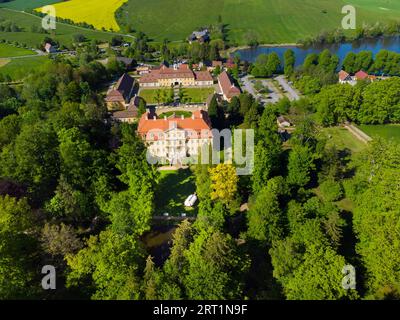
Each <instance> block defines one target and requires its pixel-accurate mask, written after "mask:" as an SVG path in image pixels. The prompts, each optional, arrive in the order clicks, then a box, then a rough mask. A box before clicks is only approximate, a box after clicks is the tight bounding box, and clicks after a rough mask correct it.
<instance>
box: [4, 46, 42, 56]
mask: <svg viewBox="0 0 400 320" xmlns="http://www.w3.org/2000/svg"><path fill="white" fill-rule="evenodd" d="M35 54H36V52H34V51H32V50H27V49H23V48H17V47H14V46H10V45H8V44H4V43H0V58H9V57H22V56H30V55H35Z"/></svg>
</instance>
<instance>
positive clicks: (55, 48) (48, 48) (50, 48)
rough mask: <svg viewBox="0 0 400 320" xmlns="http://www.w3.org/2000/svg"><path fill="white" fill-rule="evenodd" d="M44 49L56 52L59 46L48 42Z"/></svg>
mask: <svg viewBox="0 0 400 320" xmlns="http://www.w3.org/2000/svg"><path fill="white" fill-rule="evenodd" d="M44 50H45V51H46V52H47V53H49V54H50V53H56V52H57V47H56V46H53V45H52V44H51V43H46V44H45V46H44Z"/></svg>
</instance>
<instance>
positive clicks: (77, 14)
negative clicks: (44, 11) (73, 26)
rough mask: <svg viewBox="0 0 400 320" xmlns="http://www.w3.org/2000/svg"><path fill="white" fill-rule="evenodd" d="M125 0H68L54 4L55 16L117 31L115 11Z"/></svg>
mask: <svg viewBox="0 0 400 320" xmlns="http://www.w3.org/2000/svg"><path fill="white" fill-rule="evenodd" d="M126 1H127V0H85V1H82V0H70V1H66V2H62V3H58V4H55V5H54V7H55V8H56V10H57V16H59V17H60V18H64V19H71V20H72V21H74V22H86V23H88V24H91V25H93V26H94V27H95V28H97V29H103V28H104V29H106V30H113V31H119V30H120V28H119V26H118V23H117V21H116V19H115V11H117V10H118V9H119V8H120V7H121V6H122V5H123V4H124V3H125V2H126ZM38 10H39V9H38Z"/></svg>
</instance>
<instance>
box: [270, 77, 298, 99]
mask: <svg viewBox="0 0 400 320" xmlns="http://www.w3.org/2000/svg"><path fill="white" fill-rule="evenodd" d="M275 79H276V80H277V81H278V82H279V84H280V85H281V86H282V88H283V89H284V90H285V91H286V93H287V95H286V96H287V97H288V98H289V100H290V101H294V100H300V94H299V93H298V92H297V91H296V89H294V88H293V87H292V86H291V85H290V84H289V83H288V82H287V80H286V78H285V76H278V77H276V78H275Z"/></svg>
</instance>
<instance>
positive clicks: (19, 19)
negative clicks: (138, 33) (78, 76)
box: [0, 8, 114, 48]
mask: <svg viewBox="0 0 400 320" xmlns="http://www.w3.org/2000/svg"><path fill="white" fill-rule="evenodd" d="M0 20H10V21H14V22H15V23H16V24H17V25H18V26H19V27H22V28H23V31H22V32H0V39H4V40H8V41H12V42H15V41H16V42H19V43H22V44H27V45H28V46H30V47H34V48H36V46H37V45H38V44H40V43H41V42H42V41H43V39H44V38H45V37H46V36H49V35H48V34H44V33H38V32H32V31H31V30H32V29H31V28H32V26H37V27H38V28H41V25H42V21H41V18H40V17H37V16H34V15H30V14H28V13H23V12H18V11H14V10H10V9H6V8H2V9H0ZM74 34H82V35H84V36H85V37H86V38H88V39H96V40H101V41H109V40H111V38H112V37H113V36H114V35H113V34H112V33H107V32H103V31H97V30H88V29H83V28H78V27H76V26H71V25H66V24H61V23H58V24H57V29H56V30H55V33H54V35H51V37H52V38H54V39H55V40H57V41H59V42H60V43H61V44H64V45H70V44H71V43H72V41H73V35H74Z"/></svg>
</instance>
